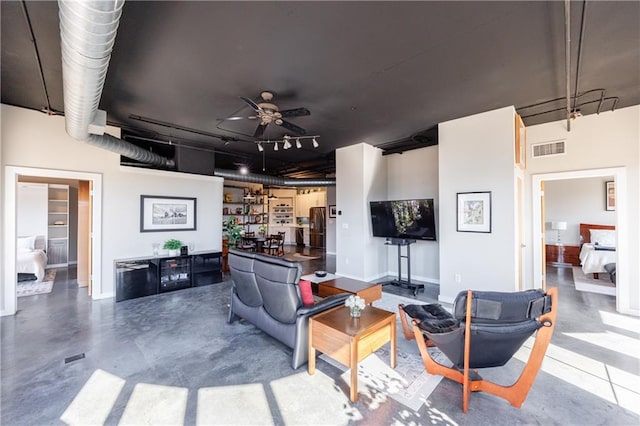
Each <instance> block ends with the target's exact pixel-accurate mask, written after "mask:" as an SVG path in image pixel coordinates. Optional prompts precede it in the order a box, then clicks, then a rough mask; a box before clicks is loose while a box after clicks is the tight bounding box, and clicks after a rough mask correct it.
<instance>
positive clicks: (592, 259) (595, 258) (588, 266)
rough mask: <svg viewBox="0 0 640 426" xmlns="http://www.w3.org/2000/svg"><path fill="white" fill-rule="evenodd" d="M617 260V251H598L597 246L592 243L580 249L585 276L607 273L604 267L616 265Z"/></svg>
mask: <svg viewBox="0 0 640 426" xmlns="http://www.w3.org/2000/svg"><path fill="white" fill-rule="evenodd" d="M616 259H617V254H616V252H615V251H609V250H596V249H595V245H594V244H591V243H587V244H583V245H582V248H581V249H580V264H581V265H582V272H584V273H585V274H593V273H596V274H597V273H600V272H606V271H605V270H604V265H606V264H607V263H616Z"/></svg>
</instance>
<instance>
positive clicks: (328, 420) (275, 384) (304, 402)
mask: <svg viewBox="0 0 640 426" xmlns="http://www.w3.org/2000/svg"><path fill="white" fill-rule="evenodd" d="M309 389H314V392H309ZM271 390H272V391H273V394H274V396H275V398H276V401H277V403H278V409H279V410H280V415H281V416H282V423H284V424H296V425H300V424H308V425H317V424H325V425H327V424H330V425H346V424H348V423H349V422H353V421H357V420H362V414H361V413H360V412H359V411H358V410H357V409H356V408H355V407H352V405H351V402H350V401H349V395H348V392H349V391H348V388H347V391H346V392H347V393H346V394H345V391H344V390H343V389H342V388H340V387H338V386H337V385H336V384H335V382H334V381H333V379H331V378H330V377H329V376H327V375H326V374H324V373H322V372H321V371H318V370H316V372H315V374H314V375H313V376H310V375H309V374H307V371H306V370H304V371H303V372H301V373H298V374H293V375H291V376H287V377H283V378H282V379H277V380H274V381H272V382H271ZM301 413H302V414H303V415H304V417H303V418H300V415H301Z"/></svg>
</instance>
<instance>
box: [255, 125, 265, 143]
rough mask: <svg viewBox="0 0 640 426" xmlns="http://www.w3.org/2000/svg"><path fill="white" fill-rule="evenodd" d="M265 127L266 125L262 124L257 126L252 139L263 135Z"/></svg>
mask: <svg viewBox="0 0 640 426" xmlns="http://www.w3.org/2000/svg"><path fill="white" fill-rule="evenodd" d="M265 127H267V125H266V124H262V123H260V124H258V127H256V131H255V132H254V133H253V137H254V138H256V139H258V138H261V137H262V135H263V134H264V129H265Z"/></svg>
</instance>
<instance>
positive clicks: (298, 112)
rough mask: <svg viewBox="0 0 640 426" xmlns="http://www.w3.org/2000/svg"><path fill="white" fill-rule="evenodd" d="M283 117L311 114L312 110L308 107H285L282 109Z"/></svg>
mask: <svg viewBox="0 0 640 426" xmlns="http://www.w3.org/2000/svg"><path fill="white" fill-rule="evenodd" d="M280 114H281V115H282V116H283V117H302V116H305V115H311V111H309V110H308V109H306V108H295V109H285V110H284V111H280Z"/></svg>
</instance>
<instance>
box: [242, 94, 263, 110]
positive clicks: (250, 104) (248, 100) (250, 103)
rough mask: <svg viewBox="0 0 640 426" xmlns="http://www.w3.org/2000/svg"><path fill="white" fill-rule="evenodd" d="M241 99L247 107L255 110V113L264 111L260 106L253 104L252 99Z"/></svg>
mask: <svg viewBox="0 0 640 426" xmlns="http://www.w3.org/2000/svg"><path fill="white" fill-rule="evenodd" d="M240 99H242V100H243V101H244V102H245V103H246V104H247V105H249V106H250V107H251V109H252V110H254V111H255V112H260V111H262V108H260V105H258V104H257V103H255V102H253V101H252V100H251V99H249V98H245V97H244V96H240Z"/></svg>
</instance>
